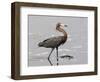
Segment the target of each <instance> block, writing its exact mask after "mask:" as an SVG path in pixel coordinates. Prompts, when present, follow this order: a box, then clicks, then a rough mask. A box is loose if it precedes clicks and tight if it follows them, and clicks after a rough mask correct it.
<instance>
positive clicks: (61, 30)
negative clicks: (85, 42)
mask: <svg viewBox="0 0 100 82" xmlns="http://www.w3.org/2000/svg"><path fill="white" fill-rule="evenodd" d="M57 30H58V31H59V32H62V33H63V35H64V37H65V38H66V39H67V33H66V31H65V30H64V29H62V28H60V27H59V28H57Z"/></svg>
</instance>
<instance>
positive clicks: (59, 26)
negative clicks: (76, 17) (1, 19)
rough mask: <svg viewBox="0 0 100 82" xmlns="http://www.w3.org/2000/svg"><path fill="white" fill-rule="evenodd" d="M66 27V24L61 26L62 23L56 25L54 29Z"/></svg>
mask: <svg viewBox="0 0 100 82" xmlns="http://www.w3.org/2000/svg"><path fill="white" fill-rule="evenodd" d="M67 26H68V25H66V24H62V23H60V22H59V23H57V25H56V29H59V28H64V27H67Z"/></svg>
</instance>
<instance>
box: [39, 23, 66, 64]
mask: <svg viewBox="0 0 100 82" xmlns="http://www.w3.org/2000/svg"><path fill="white" fill-rule="evenodd" d="M64 27H67V25H64V24H62V23H57V25H56V30H58V31H59V32H62V33H63V36H57V37H51V38H48V39H46V40H44V41H43V42H40V43H39V44H38V46H39V47H45V48H51V49H52V50H51V52H50V54H49V56H48V60H49V62H50V64H51V65H53V64H52V63H51V61H50V55H51V54H52V52H53V50H54V49H55V48H56V53H57V65H58V64H59V63H58V47H59V46H60V45H61V44H64V43H65V42H66V40H67V36H68V34H67V33H66V32H65V30H64V29H63V28H64Z"/></svg>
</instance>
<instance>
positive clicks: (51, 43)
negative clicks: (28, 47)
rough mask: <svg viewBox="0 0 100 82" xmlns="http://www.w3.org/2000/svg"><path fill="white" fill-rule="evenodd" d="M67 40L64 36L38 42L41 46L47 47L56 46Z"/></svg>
mask: <svg viewBox="0 0 100 82" xmlns="http://www.w3.org/2000/svg"><path fill="white" fill-rule="evenodd" d="M65 41H66V40H65V39H64V36H58V37H52V38H48V39H46V40H44V41H43V42H40V43H39V44H38V46H39V47H46V48H55V47H58V46H60V45H61V44H63V43H64V42H65Z"/></svg>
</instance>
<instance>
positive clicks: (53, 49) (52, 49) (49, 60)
mask: <svg viewBox="0 0 100 82" xmlns="http://www.w3.org/2000/svg"><path fill="white" fill-rule="evenodd" d="M53 50H54V48H52V50H51V52H50V54H49V56H48V61H49V63H50V65H53V64H52V63H51V61H50V55H51V54H52V52H53Z"/></svg>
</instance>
